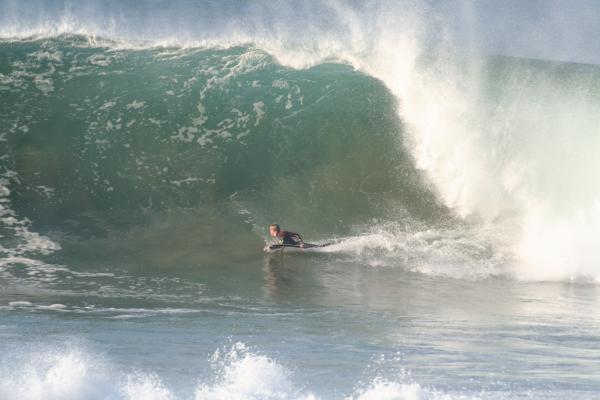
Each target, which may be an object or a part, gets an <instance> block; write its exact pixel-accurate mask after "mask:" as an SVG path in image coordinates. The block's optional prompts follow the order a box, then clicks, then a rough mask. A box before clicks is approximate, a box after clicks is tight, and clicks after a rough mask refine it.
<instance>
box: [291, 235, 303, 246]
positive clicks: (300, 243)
mask: <svg viewBox="0 0 600 400" xmlns="http://www.w3.org/2000/svg"><path fill="white" fill-rule="evenodd" d="M293 236H294V240H295V241H296V242H297V243H299V245H300V247H304V240H302V236H300V235H298V234H297V233H294V235H293Z"/></svg>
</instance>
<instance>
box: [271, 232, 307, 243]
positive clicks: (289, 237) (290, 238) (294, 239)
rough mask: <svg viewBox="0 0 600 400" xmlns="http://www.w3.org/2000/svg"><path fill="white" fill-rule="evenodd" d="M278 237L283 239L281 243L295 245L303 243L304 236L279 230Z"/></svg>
mask: <svg viewBox="0 0 600 400" xmlns="http://www.w3.org/2000/svg"><path fill="white" fill-rule="evenodd" d="M277 239H279V240H280V241H281V244H291V245H295V246H300V245H301V244H302V243H303V241H302V237H300V235H298V234H297V233H294V232H288V231H279V232H277Z"/></svg>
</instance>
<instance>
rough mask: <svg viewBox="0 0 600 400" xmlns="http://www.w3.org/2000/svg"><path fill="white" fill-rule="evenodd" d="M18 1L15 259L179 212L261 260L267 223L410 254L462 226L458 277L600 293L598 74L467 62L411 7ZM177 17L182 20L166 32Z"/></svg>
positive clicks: (6, 121) (425, 11)
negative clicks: (475, 274) (255, 251)
mask: <svg viewBox="0 0 600 400" xmlns="http://www.w3.org/2000/svg"><path fill="white" fill-rule="evenodd" d="M8 4H9V5H8V6H5V11H6V13H5V14H4V15H5V17H3V18H4V21H5V22H6V24H4V28H3V30H2V32H1V35H2V37H4V38H5V39H4V40H3V42H2V43H1V44H0V51H1V52H2V54H3V57H2V61H0V62H1V64H0V73H1V74H2V75H0V79H1V80H0V90H1V91H2V97H1V100H0V101H1V102H2V108H3V110H6V111H3V113H4V115H3V119H2V127H1V132H2V133H1V135H2V136H1V137H2V142H0V146H2V151H3V154H4V156H3V158H2V160H1V163H2V171H3V172H2V174H3V181H2V184H3V192H4V197H3V200H4V203H3V204H4V205H5V206H4V207H5V219H4V222H5V227H4V229H5V230H8V231H10V232H12V234H11V235H5V238H4V239H3V240H5V241H6V243H4V244H3V246H4V247H5V248H6V249H12V250H11V252H9V253H10V254H9V255H10V256H11V257H17V258H18V257H20V256H23V254H24V252H26V251H30V250H32V251H37V252H52V251H54V250H56V249H57V248H58V247H60V245H63V246H64V243H65V241H67V242H68V240H70V239H72V238H73V237H76V238H77V239H75V240H79V239H80V238H82V237H83V238H85V237H105V236H108V235H110V233H111V232H114V231H121V230H123V229H130V228H131V227H135V226H137V225H140V224H144V223H147V221H148V220H156V219H157V218H158V217H157V215H160V216H164V215H173V214H176V215H178V216H179V218H183V219H186V218H188V219H189V218H196V219H198V220H201V221H204V227H205V228H204V229H205V233H204V236H205V237H206V238H209V237H211V233H212V234H214V232H215V231H220V232H222V236H223V237H224V238H226V237H231V236H232V235H238V236H239V237H238V236H236V238H237V239H238V240H239V241H243V242H247V243H249V244H248V246H250V245H251V244H252V243H255V241H256V234H255V233H252V231H254V232H261V234H262V230H263V229H264V228H263V227H264V225H266V224H267V223H268V222H271V221H273V220H277V221H285V223H286V226H293V227H301V228H302V229H303V230H304V232H306V233H308V234H309V235H313V236H316V237H318V238H327V237H332V236H345V235H349V234H352V235H355V236H356V235H358V236H362V234H363V233H368V234H372V233H373V230H381V229H383V230H385V229H387V228H386V227H389V226H390V225H393V226H394V228H393V230H394V231H393V232H392V233H391V236H393V238H392V239H391V241H392V242H393V243H394V245H392V246H391V247H392V248H393V249H394V252H392V254H393V255H394V257H395V256H398V248H401V250H400V253H401V254H404V253H403V252H405V251H406V250H405V247H406V246H409V247H410V243H411V240H412V239H414V237H411V238H410V239H408V240H407V239H406V238H405V235H406V231H409V232H411V234H421V233H420V232H422V231H428V230H431V229H438V230H439V229H447V230H449V231H450V232H456V231H459V232H465V229H467V230H468V231H469V232H470V233H469V234H468V235H467V236H468V237H467V238H465V237H464V236H462V234H461V237H460V239H459V240H455V241H451V242H452V243H451V247H452V249H451V250H450V253H452V252H454V253H457V254H458V253H460V255H461V257H458V258H457V259H458V260H464V259H474V260H477V261H480V260H482V259H483V260H484V263H483V264H484V265H485V267H486V268H488V267H489V265H490V263H489V262H490V260H499V259H501V260H502V262H499V263H496V262H495V261H494V265H500V264H502V266H503V268H507V269H508V270H510V272H511V273H512V274H513V275H515V276H516V277H518V278H522V279H534V280H565V279H567V280H568V279H579V278H584V279H589V278H591V279H597V278H598V276H600V267H598V265H599V264H598V263H599V260H600V254H599V253H598V251H597V250H596V246H595V238H597V237H598V233H600V206H599V204H600V203H599V199H600V173H599V172H598V171H599V169H598V168H597V156H596V155H597V154H598V150H599V148H600V139H599V138H600V136H599V135H598V134H597V129H598V126H599V124H598V122H599V118H600V114H599V113H598V111H597V110H598V109H599V108H598V106H599V105H600V104H599V102H600V99H599V97H598V95H597V93H598V90H597V89H598V85H599V83H598V82H599V77H600V72H599V70H598V68H596V67H594V66H587V65H578V64H568V63H557V62H549V61H532V60H527V59H516V58H506V57H483V56H476V55H475V54H474V53H470V52H465V51H462V52H461V51H459V50H458V48H459V43H457V42H456V40H455V38H453V37H452V35H451V34H448V31H449V28H448V27H447V26H446V25H445V24H446V22H445V21H444V19H443V15H441V14H440V13H439V12H433V10H432V8H431V7H430V6H429V5H428V4H427V3H423V2H416V1H412V2H409V1H407V2H401V3H398V4H392V3H385V2H382V3H377V4H374V5H373V7H371V8H369V9H368V10H362V9H359V7H358V6H357V7H342V6H341V5H339V4H337V3H319V4H317V5H315V6H314V7H313V8H311V7H309V6H308V5H307V4H305V3H298V5H295V6H294V5H290V4H288V3H282V4H283V5H285V6H282V8H281V9H280V10H278V11H276V10H275V9H268V10H267V9H251V8H248V7H242V9H243V10H242V12H240V13H239V14H235V15H237V17H231V15H230V14H231V13H233V9H232V10H222V9H219V8H218V7H217V6H216V5H212V6H210V7H208V8H206V9H204V10H203V12H202V13H200V14H195V13H194V12H191V14H190V15H191V16H188V17H185V16H184V14H185V12H183V11H182V10H187V9H189V7H184V6H180V7H174V8H173V9H174V10H179V11H173V10H170V11H167V12H166V13H165V16H163V17H161V16H160V15H161V14H160V12H159V10H158V8H160V7H158V8H157V7H155V8H153V6H152V5H148V7H149V8H148V9H147V10H146V11H147V15H142V14H143V13H142V14H136V15H137V16H136V17H135V18H134V19H132V20H131V21H129V22H130V23H129V24H125V23H124V20H123V18H124V17H123V15H124V13H126V12H127V11H128V10H130V7H131V6H132V5H131V4H129V3H124V5H122V6H121V8H120V9H116V10H115V9H114V8H112V9H109V10H104V11H106V12H105V13H104V14H102V13H99V12H98V11H99V10H98V9H97V8H98V7H101V6H100V5H95V6H93V7H91V6H90V7H89V8H84V9H81V10H75V9H73V8H70V7H68V6H65V7H62V8H56V9H53V10H52V11H51V12H49V11H48V10H47V9H46V8H43V7H42V8H40V9H36V8H35V7H32V10H33V11H28V12H27V13H25V14H23V15H21V17H20V18H21V19H20V20H19V23H18V24H17V23H14V21H12V20H11V16H12V17H14V16H15V15H17V14H18V13H16V12H15V11H14V9H15V8H18V7H16V5H15V4H14V3H8ZM11 4H12V5H11ZM257 7H258V6H257ZM35 10H38V11H40V10H41V11H40V12H39V13H38V12H36V11H35ZM174 12H175V13H180V14H181V15H179V14H177V15H176V16H177V17H178V18H181V21H182V22H181V24H179V25H178V26H166V25H165V21H166V20H165V18H167V17H169V18H170V17H173V15H172V13H174ZM228 12H231V13H230V14H227V13H228ZM221 13H224V14H227V15H228V16H227V17H223V16H222V15H221ZM99 15H102V16H99ZM119 15H121V17H119ZM294 15H301V17H300V18H296V17H292V16H294ZM42 16H43V18H42ZM196 17H197V18H200V22H201V23H200V24H198V25H194V23H193V22H194V18H196ZM11 21H12V22H11ZM49 21H50V22H49ZM56 21H59V22H58V23H57V22H56ZM219 21H221V22H222V21H229V23H228V24H224V23H223V24H221V23H220V22H219ZM199 26H200V27H199ZM266 26H270V27H271V28H270V29H269V30H266V29H265V27H266ZM233 27H234V28H233ZM436 32H437V33H436ZM439 32H441V33H439ZM73 34H76V35H74V36H73ZM31 35H33V36H31ZM24 38H26V40H24ZM140 40H145V41H143V42H140ZM476 47H477V46H471V47H470V48H471V50H474V49H476ZM31 221H33V224H34V225H35V229H31ZM381 221H384V222H383V223H382V222H381ZM465 226H467V227H468V228H465ZM357 227H358V228H357ZM382 227H383V228H382ZM441 227H443V228H441ZM398 231H402V234H397V232H398ZM35 232H41V233H43V234H44V236H41V235H38V234H37V233H35ZM240 232H241V233H240ZM389 233H390V231H389V230H388V231H386V232H384V234H389ZM446 233H447V232H446ZM262 235H264V234H262ZM47 236H48V237H51V238H53V239H54V240H50V239H48V238H47ZM446 236H447V235H446ZM450 236H452V234H450ZM15 237H16V238H17V239H18V238H20V239H19V240H21V242H22V243H26V244H27V245H23V244H22V243H21V244H15V243H13V242H15V239H14V238H15ZM7 238H10V239H7ZM19 240H17V242H18V241H19ZM253 241H254V242H253ZM465 241H468V242H469V246H467V247H468V248H469V249H472V248H474V247H477V248H484V249H485V250H484V252H485V253H486V255H483V256H482V254H481V252H474V253H476V255H473V256H472V255H471V254H470V253H469V252H470V251H471V250H467V251H465V250H464V242H465ZM400 242H401V243H402V245H398V243H400ZM378 243H379V242H378ZM19 246H21V247H19ZM377 246H379V247H382V246H380V245H379V244H378V245H377ZM383 247H384V250H385V251H388V250H389V246H387V247H386V246H383ZM432 248H433V249H434V247H430V246H425V249H424V250H423V249H422V248H419V250H418V252H415V254H417V253H418V254H428V253H429V252H430V251H431V250H432ZM19 249H21V250H19ZM23 249H25V250H23ZM490 252H491V253H492V255H489V254H487V253H490ZM445 253H447V252H445ZM462 256H464V257H462ZM405 258H406V257H405ZM408 258H411V257H408ZM461 262H462V261H461ZM442 263H443V261H442ZM467 264H468V263H467ZM483 275H486V274H483Z"/></svg>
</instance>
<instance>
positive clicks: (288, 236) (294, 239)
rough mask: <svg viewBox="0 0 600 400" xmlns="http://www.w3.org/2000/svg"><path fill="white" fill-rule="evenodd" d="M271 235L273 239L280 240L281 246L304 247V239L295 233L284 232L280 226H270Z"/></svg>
mask: <svg viewBox="0 0 600 400" xmlns="http://www.w3.org/2000/svg"><path fill="white" fill-rule="evenodd" d="M269 234H270V235H271V237H274V238H277V239H279V241H280V242H281V244H287V245H292V246H300V247H304V241H303V240H302V237H301V236H300V235H299V234H297V233H294V232H288V231H282V230H281V228H280V227H279V224H271V225H269Z"/></svg>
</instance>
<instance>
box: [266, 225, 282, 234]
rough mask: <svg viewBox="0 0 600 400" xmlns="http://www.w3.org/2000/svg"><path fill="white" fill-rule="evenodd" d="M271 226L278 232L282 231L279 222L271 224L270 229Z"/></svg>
mask: <svg viewBox="0 0 600 400" xmlns="http://www.w3.org/2000/svg"><path fill="white" fill-rule="evenodd" d="M271 228H275V230H276V231H277V232H279V231H281V228H280V227H279V224H271V225H269V229H271Z"/></svg>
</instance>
